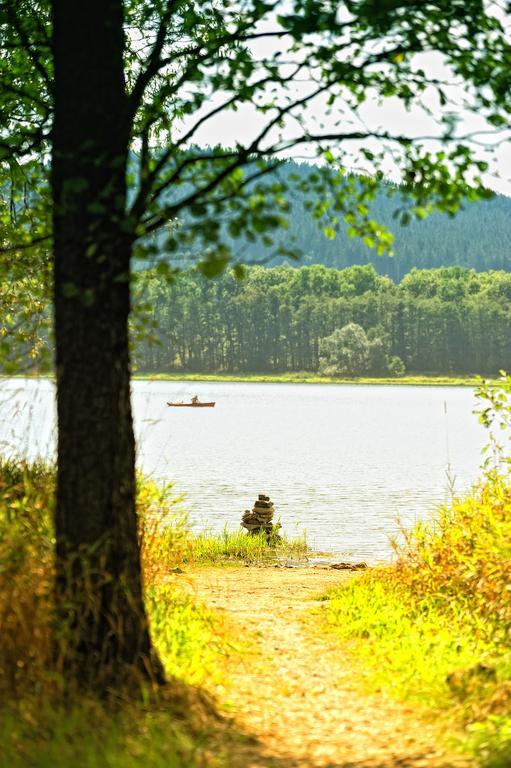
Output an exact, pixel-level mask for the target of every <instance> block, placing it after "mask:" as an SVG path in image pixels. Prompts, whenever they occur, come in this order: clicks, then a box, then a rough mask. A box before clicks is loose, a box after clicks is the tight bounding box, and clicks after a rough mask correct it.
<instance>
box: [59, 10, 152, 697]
mask: <svg viewBox="0 0 511 768" xmlns="http://www.w3.org/2000/svg"><path fill="white" fill-rule="evenodd" d="M53 22H54V31H53V53H54V66H55V75H54V83H55V94H54V97H55V120H54V133H53V159H52V190H53V198H54V222H53V224H54V258H55V289H54V290H55V296H54V302H55V336H56V349H57V360H56V364H57V410H58V472H57V501H56V536H57V548H56V549H57V553H56V554H57V598H58V603H57V605H58V606H60V608H58V610H60V615H59V618H60V620H61V621H62V622H63V623H64V626H65V628H66V629H67V630H68V631H67V632H63V633H61V635H62V639H61V643H60V646H59V654H60V661H61V663H62V665H63V669H64V670H65V672H66V674H67V675H68V676H69V677H70V678H72V679H74V680H75V681H77V682H79V683H80V684H82V685H83V684H85V685H93V686H96V687H97V686H101V685H104V686H110V685H112V684H114V685H115V684H116V683H117V682H119V681H120V680H122V679H123V678H125V675H126V668H127V666H129V667H132V668H134V669H137V670H139V671H142V672H143V673H144V674H146V673H149V674H152V673H154V674H155V675H156V676H159V674H160V671H159V665H158V663H157V662H156V661H154V659H153V657H152V653H151V645H150V639H149V633H148V628H147V621H146V616H145V611H144V603H143V594H142V580H141V569H140V554H139V546H138V539H137V520H136V512H135V445H134V437H133V425H132V414H131V405H130V367H129V351H128V314H129V308H130V283H129V270H130V255H131V244H132V236H131V234H130V232H129V231H127V227H126V214H125V210H126V167H127V161H128V143H129V133H130V130H129V125H128V124H127V123H128V120H127V108H126V88H125V82H124V71H123V50H124V33H123V4H122V0H88V2H80V0H53ZM64 638H65V640H64Z"/></svg>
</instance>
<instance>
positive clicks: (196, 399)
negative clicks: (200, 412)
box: [192, 395, 199, 405]
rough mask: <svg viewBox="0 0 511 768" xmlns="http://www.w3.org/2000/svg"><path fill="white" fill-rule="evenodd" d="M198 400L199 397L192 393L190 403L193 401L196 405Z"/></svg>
mask: <svg viewBox="0 0 511 768" xmlns="http://www.w3.org/2000/svg"><path fill="white" fill-rule="evenodd" d="M198 402H199V398H198V397H197V395H194V396H193V397H192V403H193V405H197V403H198Z"/></svg>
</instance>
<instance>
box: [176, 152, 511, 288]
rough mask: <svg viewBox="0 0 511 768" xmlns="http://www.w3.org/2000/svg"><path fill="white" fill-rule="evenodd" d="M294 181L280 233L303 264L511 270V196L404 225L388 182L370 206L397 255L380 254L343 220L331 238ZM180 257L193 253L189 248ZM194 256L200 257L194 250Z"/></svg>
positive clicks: (397, 270) (395, 270)
mask: <svg viewBox="0 0 511 768" xmlns="http://www.w3.org/2000/svg"><path fill="white" fill-rule="evenodd" d="M310 172H311V166H310V165H306V164H304V163H295V162H289V163H286V165H285V166H284V167H283V169H281V170H280V172H279V174H280V177H281V178H282V179H283V180H286V177H291V176H293V175H294V176H303V179H304V181H305V179H306V177H307V175H308V174H310ZM292 186H293V185H292ZM294 187H295V189H294V191H289V192H288V193H287V194H286V196H287V198H288V202H289V203H290V206H291V210H290V213H289V224H290V226H289V229H287V230H284V231H282V233H281V234H280V235H277V236H276V240H280V241H281V242H283V243H284V244H286V245H290V244H291V242H292V241H293V238H295V239H296V241H295V244H296V246H297V247H298V248H299V249H300V250H301V252H302V254H303V255H302V257H301V259H300V261H299V262H298V265H299V266H303V265H305V266H307V265H311V264H324V265H325V266H328V267H336V268H338V269H342V268H344V267H350V266H353V265H355V264H373V266H374V268H375V269H376V271H377V272H378V273H379V274H381V275H388V276H389V277H391V278H392V279H393V280H395V281H397V282H399V281H400V280H401V278H402V277H403V276H404V275H405V274H406V273H407V272H409V271H410V270H411V269H413V268H414V267H418V268H427V269H429V268H434V267H443V266H463V267H470V268H473V269H476V270H477V271H487V270H505V271H511V198H508V197H504V196H502V195H496V196H495V197H494V198H493V199H491V200H488V201H480V202H475V203H470V202H467V203H465V205H464V207H463V209H462V210H460V211H459V212H458V213H457V214H456V216H454V217H450V216H449V215H447V214H443V213H433V214H431V215H430V216H428V217H427V218H426V219H425V220H422V221H418V220H416V219H414V218H412V219H411V220H410V222H409V224H407V225H406V226H402V225H401V224H400V223H399V218H397V219H396V218H393V214H394V212H395V211H396V208H399V207H400V206H401V205H402V203H401V201H400V197H399V195H393V196H391V197H389V196H388V192H389V190H390V189H391V187H390V185H388V184H384V183H382V185H381V191H380V192H379V194H378V195H377V197H376V199H375V200H374V201H373V203H372V204H371V206H370V207H371V212H370V215H371V217H372V218H373V219H375V220H376V221H378V222H379V223H381V224H383V225H385V226H386V227H387V228H388V229H390V231H391V232H392V233H393V234H394V237H395V242H394V251H395V255H394V256H377V255H376V253H375V251H374V250H373V249H371V248H369V247H367V246H366V245H364V243H363V242H362V240H361V239H360V238H357V237H349V236H348V235H347V234H346V226H345V225H344V224H343V223H341V225H340V226H339V231H338V234H337V236H336V237H335V238H334V239H328V238H327V237H326V236H325V234H324V232H323V229H322V227H321V225H320V223H319V222H318V221H317V220H315V219H314V218H313V217H312V216H311V213H310V212H309V211H307V210H306V209H305V207H304V203H305V202H306V200H307V199H308V198H309V197H310V194H307V193H306V192H300V191H298V190H297V189H296V185H294ZM223 239H224V240H225V241H226V242H228V243H229V244H230V245H231V246H232V248H233V251H234V253H235V255H236V256H237V257H238V258H239V260H240V261H242V262H244V263H253V264H264V265H265V266H277V265H279V264H283V263H289V262H288V261H286V260H285V259H284V258H282V257H277V258H274V259H271V258H270V256H271V253H272V250H271V249H270V248H268V247H265V246H264V245H263V244H262V243H261V242H260V241H258V242H255V243H252V242H249V241H248V240H245V239H244V238H243V237H240V238H237V239H236V240H234V239H232V238H230V237H229V235H228V233H227V230H226V231H225V232H224V234H223ZM180 257H181V259H186V258H187V257H186V255H185V254H181V255H180ZM171 258H172V260H175V258H176V255H175V254H172V257H171ZM188 258H190V259H191V260H192V261H193V260H194V257H193V255H189V256H188Z"/></svg>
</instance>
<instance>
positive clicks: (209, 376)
mask: <svg viewBox="0 0 511 768" xmlns="http://www.w3.org/2000/svg"><path fill="white" fill-rule="evenodd" d="M132 379H133V380H135V381H197V382H201V381H204V382H224V383H233V384H234V383H245V384H250V383H253V384H341V385H353V384H360V385H386V386H388V385H393V386H430V387H435V386H436V387H446V386H449V387H460V386H461V387H476V386H479V384H480V383H481V381H482V379H483V377H481V376H478V375H473V376H425V375H417V376H399V377H385V376H381V377H380V376H357V377H354V378H346V377H340V376H338V377H337V376H335V377H334V376H318V375H316V374H314V373H282V374H271V373H253V374H252V373H247V374H243V373H233V374H230V373H139V374H134V375H133V376H132ZM489 381H490V382H491V383H496V382H497V379H496V378H491V379H489Z"/></svg>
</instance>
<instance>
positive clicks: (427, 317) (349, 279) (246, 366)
mask: <svg viewBox="0 0 511 768" xmlns="http://www.w3.org/2000/svg"><path fill="white" fill-rule="evenodd" d="M497 202H498V201H497ZM137 284H138V301H139V302H140V303H144V304H146V305H147V306H148V307H150V308H151V312H152V314H153V318H154V331H153V336H154V339H153V340H151V339H149V338H148V334H147V332H145V333H143V334H140V335H139V338H138V340H136V341H135V344H134V360H135V364H136V366H137V367H138V370H139V371H143V372H171V371H183V372H185V371H190V372H191V371H197V372H286V371H317V370H319V369H320V367H321V360H320V358H321V349H322V345H324V342H323V340H324V339H326V338H327V337H329V336H330V335H331V334H333V333H334V332H335V331H337V330H338V329H343V328H345V327H346V326H347V325H349V324H351V323H355V324H357V325H358V326H360V327H361V328H362V329H363V331H364V332H365V334H367V338H368V339H369V341H370V342H371V340H372V343H373V347H374V346H375V344H376V342H377V344H376V346H377V347H378V348H379V350H380V352H381V354H380V358H381V360H382V361H384V360H385V359H387V360H388V359H391V358H392V357H394V356H395V357H396V358H399V360H400V361H401V362H402V364H403V365H404V368H405V369H406V371H407V372H408V373H421V374H428V373H431V374H435V373H438V374H467V373H480V374H495V373H497V372H498V371H499V369H501V368H506V369H508V370H509V369H511V274H509V273H506V272H504V271H493V272H476V271H475V270H471V269H466V268H462V267H444V268H439V269H429V270H423V269H413V270H412V271H411V272H410V273H409V274H407V275H406V276H405V277H404V278H403V279H402V280H401V281H400V282H399V283H395V282H394V281H392V280H391V279H390V278H388V277H384V276H381V275H379V274H378V273H377V272H376V270H375V269H374V268H373V267H372V266H370V265H366V266H353V267H349V268H347V269H342V270H339V269H334V268H327V267H325V266H310V267H301V268H298V269H297V268H293V267H289V266H283V267H275V268H264V267H252V268H250V269H249V270H248V274H247V277H246V278H245V279H244V280H242V281H240V280H237V279H236V278H235V277H234V276H233V275H232V273H227V274H225V275H223V276H222V277H220V278H218V279H215V280H205V279H204V278H202V277H201V276H199V275H198V274H197V273H196V272H192V271H190V272H187V273H185V274H183V275H182V276H181V277H179V279H178V280H177V281H176V282H175V283H174V284H173V285H169V284H168V283H167V282H166V281H165V279H164V278H162V277H161V276H160V275H159V274H158V271H157V270H156V269H152V270H147V271H143V272H139V273H138V276H137ZM155 342H156V343H155ZM374 365H376V366H377V365H378V362H377V361H376V362H375V363H374ZM381 365H382V366H383V362H382V363H381ZM396 370H397V369H396ZM373 372H374V373H376V374H378V373H383V372H384V371H383V367H382V369H381V370H374V371H373Z"/></svg>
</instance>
